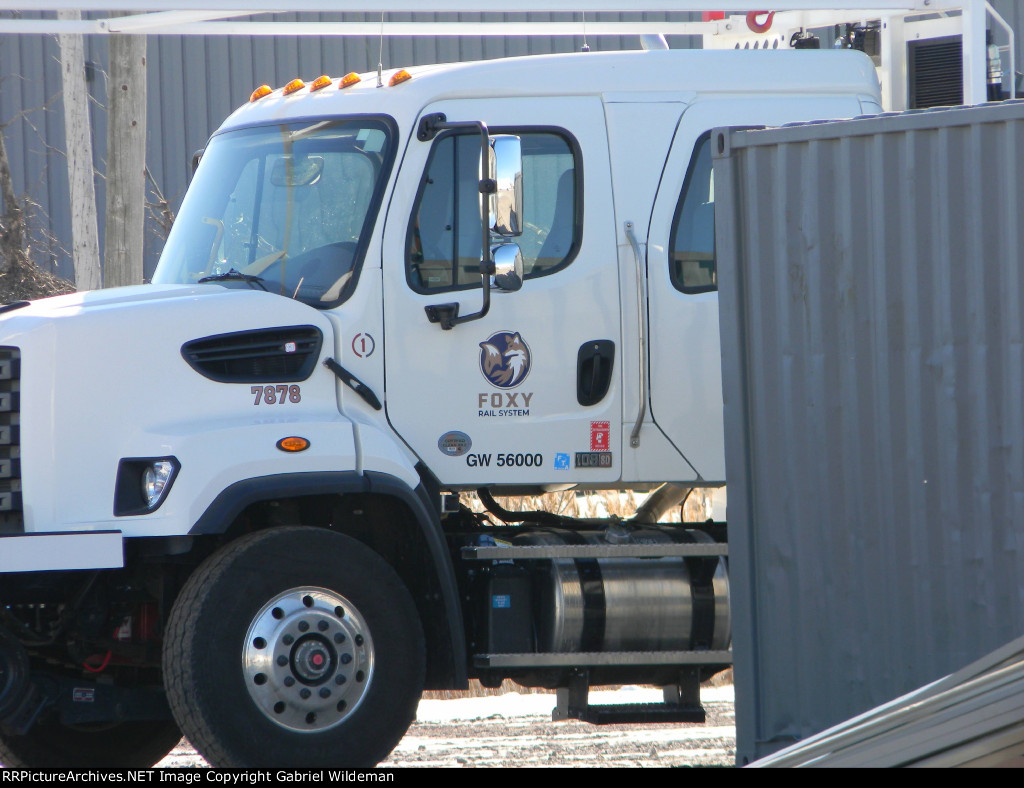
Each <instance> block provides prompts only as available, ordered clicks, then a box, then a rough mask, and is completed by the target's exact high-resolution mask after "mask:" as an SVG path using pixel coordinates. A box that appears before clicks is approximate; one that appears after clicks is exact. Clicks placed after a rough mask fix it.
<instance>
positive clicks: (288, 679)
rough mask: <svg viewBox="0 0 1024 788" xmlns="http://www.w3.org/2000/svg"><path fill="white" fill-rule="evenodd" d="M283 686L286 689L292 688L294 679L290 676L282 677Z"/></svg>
mask: <svg viewBox="0 0 1024 788" xmlns="http://www.w3.org/2000/svg"><path fill="white" fill-rule="evenodd" d="M284 685H285V686H286V687H292V686H294V685H295V679H293V678H292V677H291V676H285V677H284Z"/></svg>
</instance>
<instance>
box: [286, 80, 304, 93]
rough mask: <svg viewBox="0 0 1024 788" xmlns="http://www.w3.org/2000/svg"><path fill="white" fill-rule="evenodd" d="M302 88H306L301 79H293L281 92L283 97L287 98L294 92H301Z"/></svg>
mask: <svg viewBox="0 0 1024 788" xmlns="http://www.w3.org/2000/svg"><path fill="white" fill-rule="evenodd" d="M304 87H306V83H305V82H303V81H302V80H301V79H293V80H292V81H291V82H289V83H288V84H287V85H285V86H284V87H283V88H282V89H281V92H282V93H283V94H284V95H286V96H289V95H291V94H292V93H295V92H296V91H299V90H302V89H303V88H304Z"/></svg>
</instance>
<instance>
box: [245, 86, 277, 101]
mask: <svg viewBox="0 0 1024 788" xmlns="http://www.w3.org/2000/svg"><path fill="white" fill-rule="evenodd" d="M273 92H274V89H273V88H272V87H270V85H260V86H259V87H258V88H256V90H254V91H253V92H252V95H251V96H249V102H250V103H251V102H253V101H259V100H260V99H261V98H263V97H264V96H269V95H270V94H271V93H273Z"/></svg>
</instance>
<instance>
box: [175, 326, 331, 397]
mask: <svg viewBox="0 0 1024 788" xmlns="http://www.w3.org/2000/svg"><path fill="white" fill-rule="evenodd" d="M322 344H323V334H321V333H320V329H318V328H316V327H315V326H284V327H281V328H265V329H258V330H256V331H238V332H235V333H232V334H218V335H216V336H212V337H204V338H203V339H195V340H192V341H191V342H187V343H185V344H184V345H183V346H182V348H181V355H182V357H183V358H184V359H185V361H187V362H188V364H189V366H191V367H192V369H194V370H195V371H196V372H198V373H199V374H200V375H203V376H204V377H207V378H209V379H210V380H215V381H217V382H218V383H294V382H296V381H300V380H306V378H308V377H309V376H310V375H312V374H313V369H314V368H315V367H316V362H317V359H318V358H319V357H320V346H321V345H322Z"/></svg>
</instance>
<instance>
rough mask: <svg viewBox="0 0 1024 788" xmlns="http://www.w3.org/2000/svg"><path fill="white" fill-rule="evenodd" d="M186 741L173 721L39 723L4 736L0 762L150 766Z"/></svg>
mask: <svg viewBox="0 0 1024 788" xmlns="http://www.w3.org/2000/svg"><path fill="white" fill-rule="evenodd" d="M179 741H181V731H180V730H179V728H178V726H177V724H176V723H175V722H174V720H145V721H141V722H122V723H116V724H113V725H91V726H86V725H76V726H67V725H61V724H60V723H59V722H57V721H55V720H54V721H51V722H49V723H45V722H44V723H37V724H36V725H34V726H32V728H30V729H29V732H28V733H26V734H25V735H24V736H10V735H7V734H3V735H0V763H2V764H3V765H4V766H7V767H8V768H11V767H14V768H30V769H31V768H47V767H48V768H65V769H67V768H77V769H99V768H104V767H106V768H121V769H145V768H148V767H150V766H152V765H153V764H156V763H159V762H160V761H161V760H163V758H164V756H165V755H167V753H169V752H170V751H171V750H173V749H174V748H175V746H176V745H177V744H178V742H179Z"/></svg>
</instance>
